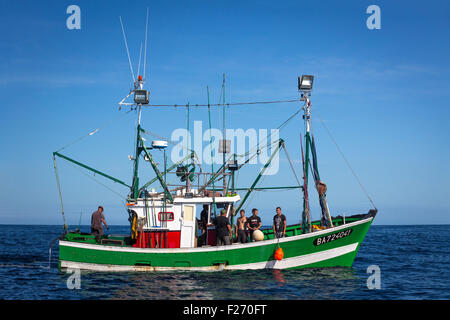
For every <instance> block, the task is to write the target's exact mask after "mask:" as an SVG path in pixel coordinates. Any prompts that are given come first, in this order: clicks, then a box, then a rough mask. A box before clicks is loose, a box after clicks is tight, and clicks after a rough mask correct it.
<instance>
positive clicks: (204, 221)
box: [199, 204, 209, 246]
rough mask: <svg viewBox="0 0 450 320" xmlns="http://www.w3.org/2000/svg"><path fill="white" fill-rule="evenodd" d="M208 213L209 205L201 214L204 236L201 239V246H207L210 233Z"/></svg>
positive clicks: (204, 206)
mask: <svg viewBox="0 0 450 320" xmlns="http://www.w3.org/2000/svg"><path fill="white" fill-rule="evenodd" d="M208 212H209V205H207V204H204V205H203V210H202V212H201V213H200V229H201V230H202V234H201V235H200V239H199V246H203V245H206V234H207V232H208Z"/></svg>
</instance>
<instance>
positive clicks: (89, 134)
mask: <svg viewBox="0 0 450 320" xmlns="http://www.w3.org/2000/svg"><path fill="white" fill-rule="evenodd" d="M131 111H133V110H132V109H130V110H128V111H127V112H125V113H123V114H121V115H120V116H119V117H117V118H113V119H110V120H109V121H107V122H104V124H103V125H101V126H99V127H98V128H96V129H94V130H92V131H90V132H88V133H86V134H83V135H82V136H80V137H79V138H77V139H75V140H74V141H72V142H71V143H69V144H67V145H65V146H64V147H62V148H60V149H58V150H56V152H60V151H61V150H63V149H66V148H68V147H70V146H72V145H74V144H76V143H78V142H79V141H81V140H83V139H84V138H86V137H89V136H93V135H94V134H95V133H97V132H98V131H100V129H104V128H105V127H107V126H108V125H110V124H111V123H113V122H115V121H118V120H120V119H122V118H123V117H124V116H125V115H127V114H128V113H130V112H131Z"/></svg>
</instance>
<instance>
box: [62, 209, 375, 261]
mask: <svg viewBox="0 0 450 320" xmlns="http://www.w3.org/2000/svg"><path fill="white" fill-rule="evenodd" d="M372 219H373V217H371V218H367V219H364V220H360V221H356V222H352V223H347V224H344V225H342V226H339V227H335V228H331V229H326V230H321V231H316V232H311V233H306V234H301V235H298V236H291V237H286V238H281V239H272V240H264V241H257V242H250V243H244V244H241V243H236V244H233V245H230V246H217V247H216V246H213V247H199V248H174V249H163V248H161V249H159V248H156V249H154V248H153V249H150V248H134V247H117V246H106V245H98V244H90V243H80V242H71V241H62V240H60V241H59V245H60V246H64V247H73V248H81V249H90V250H101V251H115V252H134V253H190V252H211V251H226V250H235V249H243V248H251V247H259V246H266V245H271V244H276V243H280V244H282V243H283V242H291V241H296V240H300V239H307V238H312V237H317V236H321V235H324V234H327V233H332V232H337V231H339V230H342V229H346V228H351V227H354V226H356V225H359V224H364V223H366V222H369V221H371V220H372Z"/></svg>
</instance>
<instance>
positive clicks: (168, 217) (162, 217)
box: [158, 212, 174, 221]
mask: <svg viewBox="0 0 450 320" xmlns="http://www.w3.org/2000/svg"><path fill="white" fill-rule="evenodd" d="M158 220H159V221H173V220H174V217H173V212H160V213H158Z"/></svg>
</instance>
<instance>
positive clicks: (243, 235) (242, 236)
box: [235, 209, 248, 243]
mask: <svg viewBox="0 0 450 320" xmlns="http://www.w3.org/2000/svg"><path fill="white" fill-rule="evenodd" d="M239 213H240V214H241V216H240V217H239V218H238V219H237V220H236V226H235V228H236V230H235V233H236V236H237V241H238V242H241V243H246V242H247V234H248V227H247V217H246V216H245V210H243V209H242V210H241V211H239Z"/></svg>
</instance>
